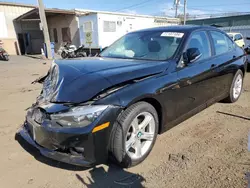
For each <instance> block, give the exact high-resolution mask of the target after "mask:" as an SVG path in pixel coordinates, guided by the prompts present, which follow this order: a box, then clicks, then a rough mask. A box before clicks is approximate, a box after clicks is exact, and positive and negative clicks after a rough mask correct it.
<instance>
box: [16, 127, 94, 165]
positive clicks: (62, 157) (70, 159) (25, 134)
mask: <svg viewBox="0 0 250 188" xmlns="http://www.w3.org/2000/svg"><path fill="white" fill-rule="evenodd" d="M18 134H19V135H20V136H22V138H23V139H25V140H26V141H27V142H28V143H29V144H30V145H32V146H33V147H35V148H36V149H38V150H39V151H40V153H41V154H42V155H43V156H45V157H48V158H50V159H54V160H57V161H61V162H64V163H68V164H72V165H77V166H85V167H90V166H92V165H93V163H94V162H93V161H87V160H86V159H85V158H84V157H83V156H76V155H72V154H68V153H63V152H58V151H53V150H49V149H47V148H44V147H41V146H40V145H38V144H37V143H36V142H35V141H34V140H33V139H32V138H31V135H30V134H29V131H28V129H27V127H26V125H24V126H23V127H21V128H20V130H19V131H18Z"/></svg>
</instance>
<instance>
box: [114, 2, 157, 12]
mask: <svg viewBox="0 0 250 188" xmlns="http://www.w3.org/2000/svg"><path fill="white" fill-rule="evenodd" d="M150 1H155V0H146V1H142V2H140V3H136V4H133V5H130V6H127V7H124V8H121V9H118V10H115V12H116V11H121V10H126V9H129V8H133V7H136V6H140V5H143V4H145V3H148V2H150Z"/></svg>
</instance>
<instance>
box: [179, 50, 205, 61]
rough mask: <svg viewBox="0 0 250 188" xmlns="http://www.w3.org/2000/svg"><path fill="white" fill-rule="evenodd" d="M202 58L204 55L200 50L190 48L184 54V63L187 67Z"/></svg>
mask: <svg viewBox="0 0 250 188" xmlns="http://www.w3.org/2000/svg"><path fill="white" fill-rule="evenodd" d="M201 56H202V53H201V52H200V50H199V49H198V48H189V49H187V51H186V52H184V53H183V61H184V63H185V64H186V65H187V64H189V63H193V62H195V61H197V60H198V59H199V58H200V57H201Z"/></svg>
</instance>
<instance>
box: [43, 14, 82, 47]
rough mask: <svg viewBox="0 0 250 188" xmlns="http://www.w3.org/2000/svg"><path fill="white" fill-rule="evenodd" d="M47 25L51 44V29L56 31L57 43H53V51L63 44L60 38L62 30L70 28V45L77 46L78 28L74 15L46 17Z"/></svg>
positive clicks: (78, 40)
mask: <svg viewBox="0 0 250 188" xmlns="http://www.w3.org/2000/svg"><path fill="white" fill-rule="evenodd" d="M47 23H48V28H49V33H50V38H51V42H55V39H54V34H53V29H56V30H57V38H58V42H56V43H55V51H57V50H58V49H59V48H60V46H61V45H62V44H63V43H64V42H63V38H62V28H66V27H69V28H70V35H71V36H70V38H71V43H72V44H74V45H76V46H79V45H80V36H79V28H78V18H77V17H76V16H75V15H66V14H58V15H56V16H49V17H47Z"/></svg>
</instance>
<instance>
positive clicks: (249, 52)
mask: <svg viewBox="0 0 250 188" xmlns="http://www.w3.org/2000/svg"><path fill="white" fill-rule="evenodd" d="M244 50H245V52H246V54H248V55H249V54H250V45H249V46H248V47H246V48H245V49H244Z"/></svg>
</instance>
